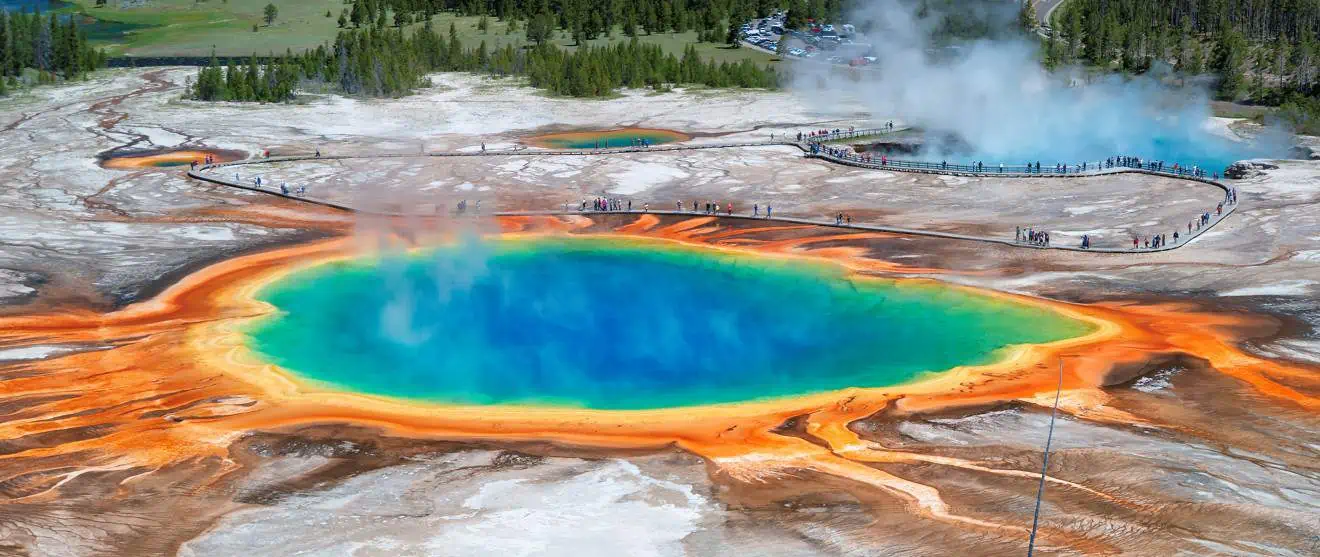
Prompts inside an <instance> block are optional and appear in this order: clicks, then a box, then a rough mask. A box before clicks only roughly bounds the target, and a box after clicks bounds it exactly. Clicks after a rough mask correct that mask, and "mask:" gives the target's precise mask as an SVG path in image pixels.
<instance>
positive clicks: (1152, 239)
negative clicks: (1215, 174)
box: [1132, 187, 1238, 249]
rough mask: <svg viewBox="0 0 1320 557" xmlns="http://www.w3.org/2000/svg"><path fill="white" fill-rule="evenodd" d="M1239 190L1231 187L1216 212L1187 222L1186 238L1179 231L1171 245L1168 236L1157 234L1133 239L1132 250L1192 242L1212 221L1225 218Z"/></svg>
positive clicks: (1206, 213) (1203, 213) (1205, 213)
mask: <svg viewBox="0 0 1320 557" xmlns="http://www.w3.org/2000/svg"><path fill="white" fill-rule="evenodd" d="M1237 198H1238V196H1237V188H1236V187H1231V188H1228V190H1227V191H1225V192H1224V199H1223V200H1222V201H1220V202H1219V203H1218V204H1216V205H1215V209H1214V211H1205V212H1202V213H1201V214H1199V215H1197V216H1196V218H1194V219H1192V220H1189V221H1187V234H1186V235H1185V236H1184V235H1183V234H1181V233H1180V232H1179V231H1178V230H1177V229H1175V230H1174V231H1173V243H1172V244H1170V243H1169V235H1168V234H1156V235H1154V236H1143V237H1137V236H1133V237H1132V249H1157V248H1161V247H1165V246H1169V245H1178V242H1179V241H1180V240H1181V241H1184V242H1185V241H1187V240H1191V239H1192V237H1193V236H1195V235H1197V234H1198V233H1200V231H1201V229H1203V228H1207V227H1209V226H1210V221H1212V220H1214V219H1216V218H1219V217H1222V216H1224V207H1225V205H1229V206H1231V205H1235V204H1237Z"/></svg>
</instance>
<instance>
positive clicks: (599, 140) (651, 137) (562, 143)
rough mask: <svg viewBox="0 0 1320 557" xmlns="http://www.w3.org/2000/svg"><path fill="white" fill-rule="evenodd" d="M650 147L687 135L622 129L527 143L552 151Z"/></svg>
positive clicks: (543, 137) (541, 137)
mask: <svg viewBox="0 0 1320 557" xmlns="http://www.w3.org/2000/svg"><path fill="white" fill-rule="evenodd" d="M642 139H644V140H646V142H647V143H648V144H650V145H660V144H662V143H672V142H675V141H687V140H688V139H691V138H689V137H688V136H686V135H683V134H681V133H678V132H676V131H671V130H660V129H652V128H621V129H617V130H601V131H580V132H562V133H552V134H547V135H538V136H536V137H532V138H529V139H527V141H526V142H527V143H528V144H531V145H535V146H538V147H546V148H550V149H605V148H618V147H634V146H637V145H638V143H639V140H642Z"/></svg>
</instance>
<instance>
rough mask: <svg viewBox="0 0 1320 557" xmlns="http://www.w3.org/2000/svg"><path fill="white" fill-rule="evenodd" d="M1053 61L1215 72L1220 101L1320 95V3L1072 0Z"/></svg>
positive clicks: (1059, 16)
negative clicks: (1162, 66) (1319, 40)
mask: <svg viewBox="0 0 1320 557" xmlns="http://www.w3.org/2000/svg"><path fill="white" fill-rule="evenodd" d="M1053 20H1054V21H1053V29H1054V31H1055V33H1054V36H1053V37H1052V38H1051V39H1050V40H1049V41H1047V44H1046V49H1045V55H1046V61H1047V63H1071V62H1084V63H1087V64H1091V65H1094V66H1099V67H1104V68H1114V69H1119V70H1122V71H1127V72H1132V73H1142V72H1145V71H1147V70H1149V69H1150V68H1151V67H1153V66H1154V65H1156V64H1166V65H1171V66H1172V67H1173V68H1174V69H1176V70H1178V71H1179V72H1181V73H1183V74H1187V75H1195V74H1200V73H1203V72H1214V73H1215V74H1217V75H1218V76H1219V81H1218V85H1217V93H1218V96H1219V97H1220V98H1221V99H1224V100H1233V101H1244V100H1245V101H1249V102H1253V103H1258V104H1267V105H1279V104H1282V103H1284V102H1287V101H1289V100H1290V99H1293V100H1295V99H1296V98H1299V97H1309V98H1311V99H1314V98H1315V96H1316V94H1317V93H1318V92H1320V80H1317V77H1318V76H1317V73H1318V72H1317V70H1320V42H1318V41H1317V36H1316V33H1317V30H1320V0H1237V1H1234V2H1226V1H1224V0H1068V2H1067V3H1066V4H1064V6H1063V7H1062V8H1061V9H1060V10H1059V11H1058V12H1057V13H1056V14H1055V15H1054V16H1053Z"/></svg>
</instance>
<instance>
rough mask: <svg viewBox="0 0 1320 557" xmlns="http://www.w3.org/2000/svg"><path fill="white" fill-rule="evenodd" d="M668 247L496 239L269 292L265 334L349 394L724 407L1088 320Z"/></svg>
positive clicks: (272, 345)
mask: <svg viewBox="0 0 1320 557" xmlns="http://www.w3.org/2000/svg"><path fill="white" fill-rule="evenodd" d="M831 267H832V266H826V265H822V264H814V265H808V264H803V263H792V262H784V261H781V260H775V259H765V258H757V257H755V256H748V255H732V254H728V253H724V252H719V251H714V250H702V249H693V248H677V247H674V246H669V245H666V244H663V243H656V242H638V241H608V240H582V239H576V240H570V239H553V240H551V239H537V240H521V241H517V240H504V241H496V242H493V243H489V244H484V243H478V244H473V245H468V246H464V247H449V248H440V249H436V250H433V251H429V252H427V253H425V254H421V255H414V256H409V257H403V258H399V257H395V258H387V259H374V260H372V261H370V262H368V263H343V264H331V265H326V266H324V267H319V268H315V269H311V270H307V271H304V272H301V273H298V274H295V275H292V276H289V277H287V278H285V279H284V280H283V281H281V282H280V283H277V284H274V285H271V286H270V287H268V289H267V290H266V291H264V292H263V293H262V294H261V296H260V297H261V299H263V300H265V301H267V302H269V303H270V304H272V305H274V306H275V307H276V308H278V311H279V313H278V315H277V316H274V317H272V318H270V319H268V320H266V321H264V322H263V323H261V324H260V325H259V326H257V327H256V329H255V330H254V331H253V332H252V337H253V341H252V342H253V344H252V345H253V347H254V349H256V350H257V351H258V352H260V353H262V354H263V355H265V356H266V357H268V358H269V359H270V360H271V361H273V362H275V363H278V364H279V365H281V366H282V367H284V368H286V369H289V370H291V371H293V372H295V373H297V374H299V375H301V376H303V377H305V378H308V379H312V380H317V381H322V382H325V383H329V384H333V385H337V386H340V387H342V388H345V389H350V390H355V391H361V392H366V393H373V394H382V395H391V396H398V397H406V398H415V399H421V400H435V401H440V402H451V403H466V404H492V403H494V404H517V403H544V404H554V403H556V402H560V403H563V404H568V405H572V406H585V407H589V408H598V409H647V408H664V407H669V406H687V405H698V404H709V403H729V402H738V401H743V400H753V399H760V398H770V397H783V396H790V395H796V394H808V393H817V392H824V391H830V390H837V389H842V388H846V387H881V386H889V385H895V384H899V383H903V382H907V381H911V380H913V379H914V378H916V377H918V375H919V374H921V373H922V372H935V371H943V370H946V369H949V368H953V367H956V366H961V365H976V364H982V363H988V362H990V361H992V360H993V359H994V357H995V356H996V353H997V352H998V351H1000V350H1002V349H1004V348H1005V347H1007V346H1009V345H1014V344H1026V343H1041V342H1050V341H1055V340H1060V339H1063V338H1070V337H1074V336H1080V335H1081V334H1084V333H1086V332H1088V331H1089V330H1090V326H1089V324H1087V323H1083V322H1078V321H1074V320H1071V319H1068V318H1066V317H1064V316H1061V315H1058V314H1055V313H1053V312H1050V311H1048V310H1044V309H1041V308H1036V307H1031V306H1021V305H1016V304H1013V303H1011V302H1007V301H1004V300H1000V299H995V298H990V297H984V296H977V295H974V294H970V293H967V292H964V291H959V290H956V289H953V288H949V287H945V286H938V285H933V284H929V283H918V284H906V283H902V282H893V281H885V280H880V279H865V278H860V279H856V278H849V277H846V276H845V275H844V273H843V271H842V269H841V268H831Z"/></svg>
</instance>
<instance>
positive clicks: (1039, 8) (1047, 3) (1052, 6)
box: [1036, 0, 1064, 27]
mask: <svg viewBox="0 0 1320 557" xmlns="http://www.w3.org/2000/svg"><path fill="white" fill-rule="evenodd" d="M1063 2H1064V0H1038V1H1037V2H1036V15H1037V16H1039V17H1040V25H1041V27H1049V26H1050V16H1051V15H1053V14H1054V10H1056V9H1058V7H1059V6H1060V5H1062V4H1063Z"/></svg>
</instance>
